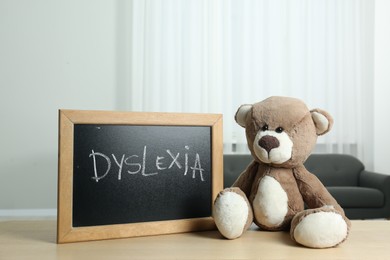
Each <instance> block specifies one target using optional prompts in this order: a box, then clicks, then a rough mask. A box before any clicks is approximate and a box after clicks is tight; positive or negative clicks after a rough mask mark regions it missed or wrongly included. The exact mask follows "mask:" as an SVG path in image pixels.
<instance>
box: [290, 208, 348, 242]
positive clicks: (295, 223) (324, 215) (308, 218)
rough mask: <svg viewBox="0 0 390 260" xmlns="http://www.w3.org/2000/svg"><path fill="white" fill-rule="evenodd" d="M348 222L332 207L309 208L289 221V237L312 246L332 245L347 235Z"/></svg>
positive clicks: (341, 240)
mask: <svg viewBox="0 0 390 260" xmlns="http://www.w3.org/2000/svg"><path fill="white" fill-rule="evenodd" d="M348 232H349V223H348V222H347V221H346V220H345V219H344V217H343V216H342V215H340V214H339V213H337V212H336V211H335V210H334V209H333V207H327V206H325V207H322V208H319V209H309V210H305V211H302V212H301V213H299V214H297V215H296V216H295V217H294V219H293V220H292V223H291V232H290V234H291V237H292V239H293V240H295V241H296V242H298V243H299V244H301V245H304V246H307V247H312V248H328V247H334V246H337V245H338V244H340V243H342V242H343V241H344V240H345V239H346V238H347V236H348Z"/></svg>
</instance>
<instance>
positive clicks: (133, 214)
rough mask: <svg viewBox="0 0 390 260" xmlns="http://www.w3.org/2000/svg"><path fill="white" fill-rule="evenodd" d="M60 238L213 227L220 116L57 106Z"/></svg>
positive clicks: (71, 239) (219, 176)
mask: <svg viewBox="0 0 390 260" xmlns="http://www.w3.org/2000/svg"><path fill="white" fill-rule="evenodd" d="M58 179H59V186H58V230H57V241H58V243H65V242H76V241H85V240H97V239H110V238H121V237H132V236H144V235H155V234H167V233H177V232H188V231H195V230H207V229H213V228H214V223H213V220H212V218H211V214H212V213H211V212H212V206H213V201H214V199H215V197H216V195H217V194H218V192H219V191H220V190H221V189H222V186H223V185H222V182H223V181H222V116H221V115H216V114H183V113H180V114H178V113H136V112H108V111H78V110H60V111H59V178H58Z"/></svg>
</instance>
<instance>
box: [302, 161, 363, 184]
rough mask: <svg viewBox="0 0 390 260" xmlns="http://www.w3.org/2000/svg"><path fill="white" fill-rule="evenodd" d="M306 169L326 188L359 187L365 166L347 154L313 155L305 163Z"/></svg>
mask: <svg viewBox="0 0 390 260" xmlns="http://www.w3.org/2000/svg"><path fill="white" fill-rule="evenodd" d="M305 167H306V169H307V170H308V171H309V172H311V173H313V174H314V175H316V176H317V177H318V178H319V179H320V181H321V182H322V183H323V184H324V185H325V186H327V187H328V186H329V187H330V186H358V180H359V175H360V172H361V171H362V170H363V169H364V165H363V164H362V163H361V162H360V161H359V160H358V159H356V158H355V157H352V156H350V155H346V154H312V155H310V157H309V158H308V159H307V160H306V162H305Z"/></svg>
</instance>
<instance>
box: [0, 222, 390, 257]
mask: <svg viewBox="0 0 390 260" xmlns="http://www.w3.org/2000/svg"><path fill="white" fill-rule="evenodd" d="M55 241H56V222H55V221H52V220H51V221H47V220H46V221H5V222H0V259H390V221H386V220H375V221H353V222H352V231H351V234H350V237H349V239H348V240H347V241H346V242H345V243H344V244H342V245H340V246H339V247H337V248H330V249H309V248H304V247H301V246H299V245H297V244H295V243H293V242H292V241H291V239H290V237H289V234H288V233H286V232H264V231H258V230H256V229H255V228H253V229H251V230H250V231H248V232H247V233H245V234H244V236H243V237H241V238H240V239H236V240H226V239H223V238H222V237H221V236H220V235H219V233H218V231H206V232H195V233H186V234H173V235H163V236H153V237H138V238H127V239H115V240H105V241H94V242H80V243H71V244H61V245H58V244H56V242H55Z"/></svg>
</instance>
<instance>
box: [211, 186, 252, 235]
mask: <svg viewBox="0 0 390 260" xmlns="http://www.w3.org/2000/svg"><path fill="white" fill-rule="evenodd" d="M213 217H214V221H215V224H216V225H217V228H218V230H219V232H221V234H222V235H223V236H224V237H226V238H228V239H235V238H238V237H240V236H241V235H242V234H243V233H244V231H245V230H246V229H248V227H249V226H250V225H251V223H252V221H253V213H252V208H251V207H250V205H249V202H248V199H247V198H246V195H245V193H243V192H242V191H241V190H240V189H239V188H227V189H225V190H223V191H221V192H220V193H219V194H218V197H217V198H216V200H215V202H214V208H213Z"/></svg>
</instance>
